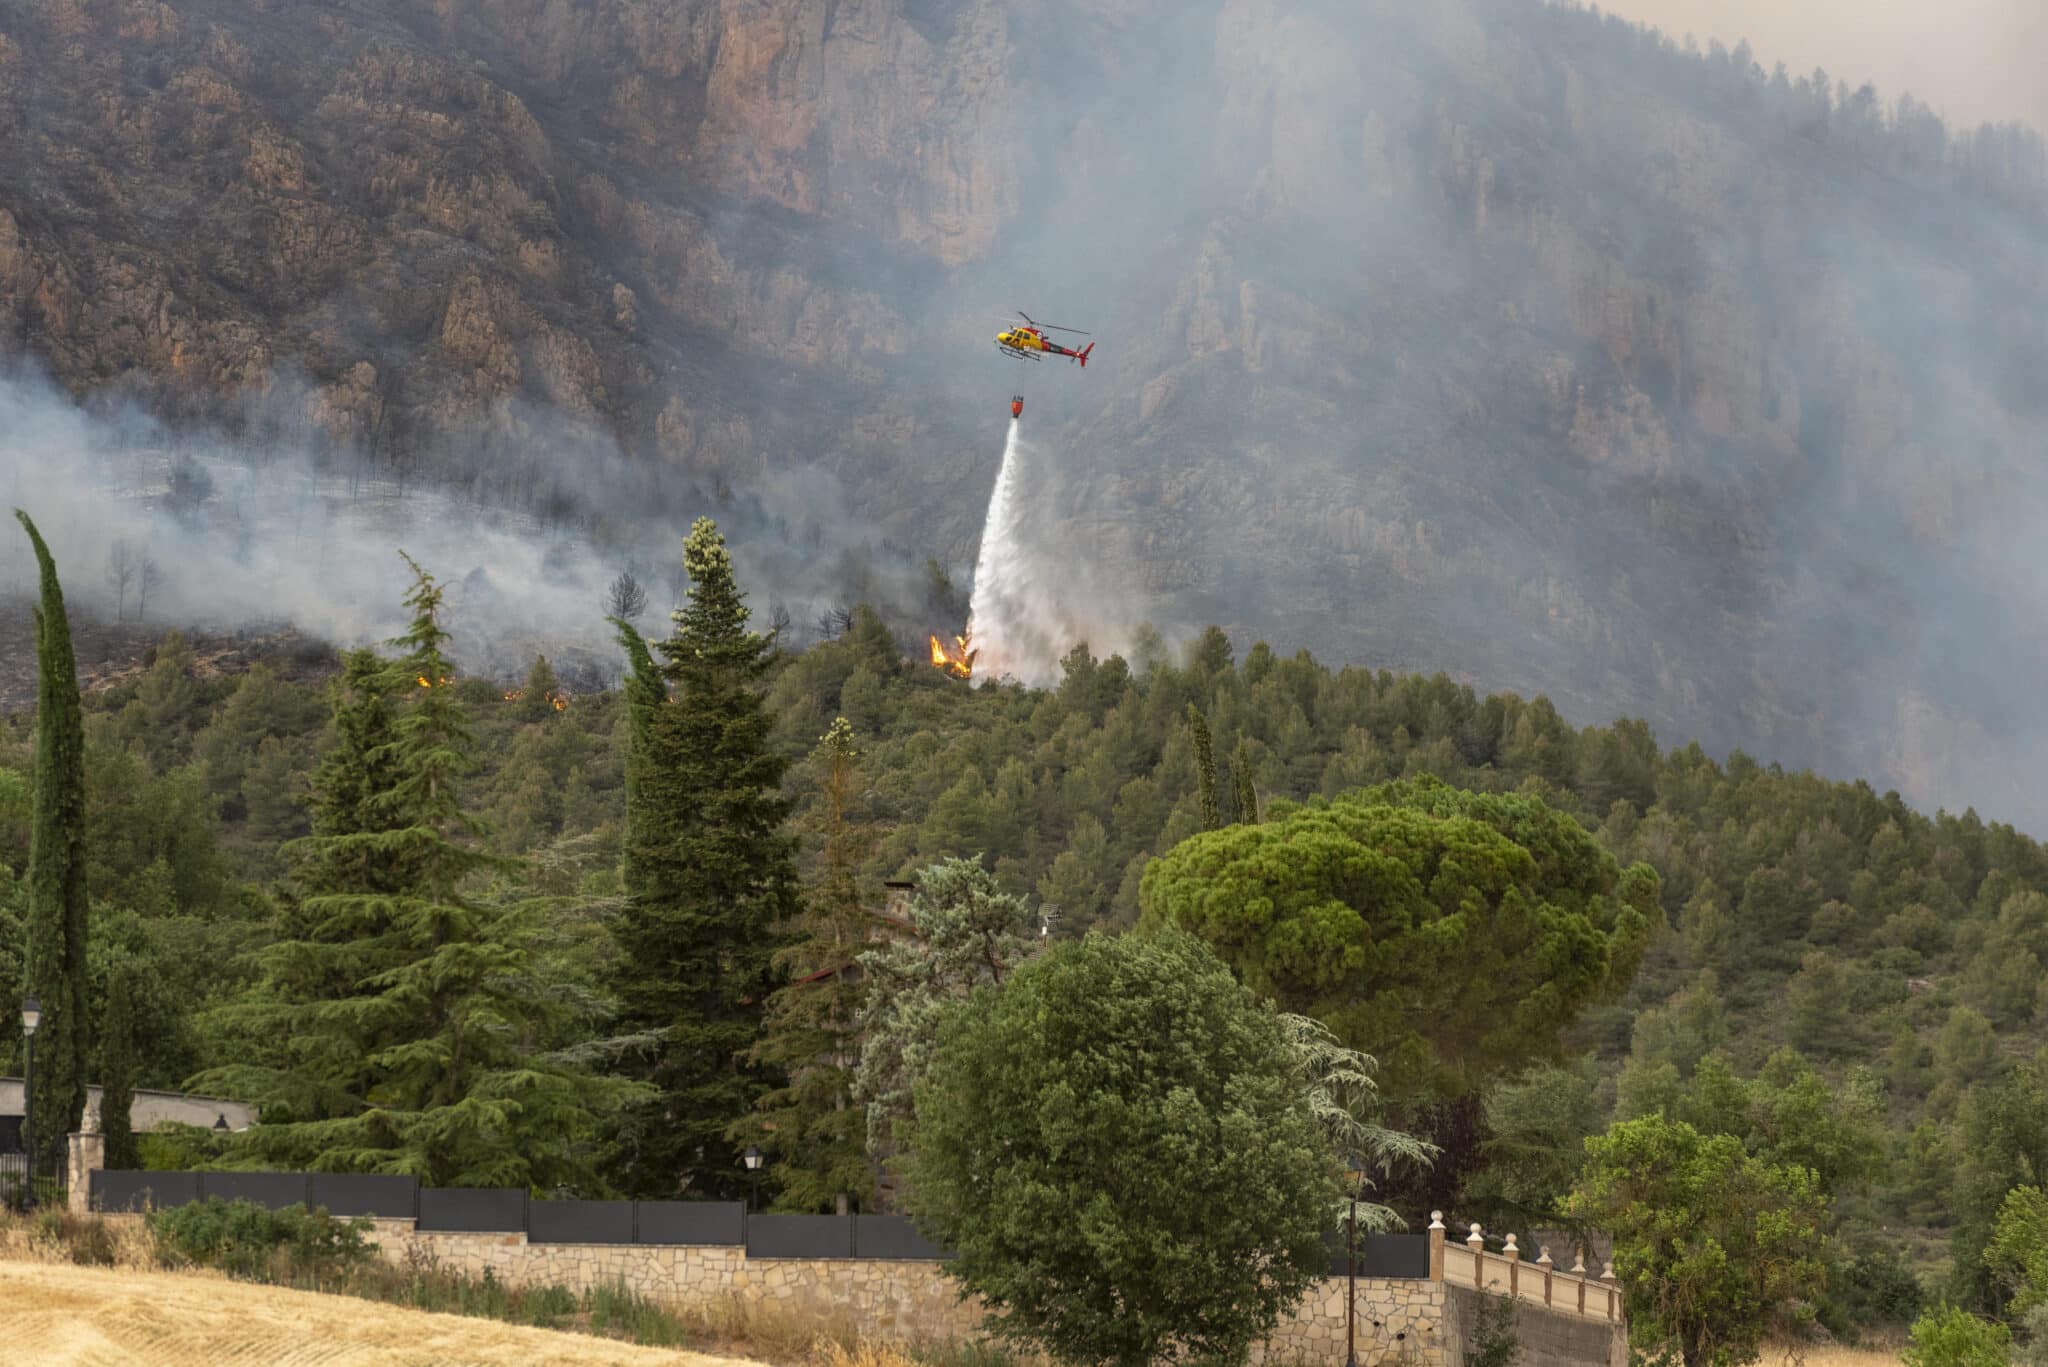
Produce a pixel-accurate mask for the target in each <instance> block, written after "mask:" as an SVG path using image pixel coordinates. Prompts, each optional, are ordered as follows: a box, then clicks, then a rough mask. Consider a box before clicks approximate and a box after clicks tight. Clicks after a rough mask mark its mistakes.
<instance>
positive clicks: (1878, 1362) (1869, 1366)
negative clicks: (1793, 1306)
mask: <svg viewBox="0 0 2048 1367" xmlns="http://www.w3.org/2000/svg"><path fill="white" fill-rule="evenodd" d="M1900 1361H1902V1359H1901V1357H1900V1355H1899V1353H1898V1351H1897V1350H1896V1349H1894V1350H1890V1351H1879V1350H1876V1349H1869V1348H1809V1349H1807V1350H1806V1352H1805V1353H1804V1354H1803V1355H1800V1354H1795V1353H1792V1352H1789V1351H1787V1350H1786V1349H1783V1348H1767V1349H1765V1350H1764V1356H1763V1362H1762V1363H1761V1365H1760V1367H1892V1364H1894V1363H1897V1362H1900Z"/></svg>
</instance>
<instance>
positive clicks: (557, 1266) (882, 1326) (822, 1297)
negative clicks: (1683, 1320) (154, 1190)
mask: <svg viewBox="0 0 2048 1367" xmlns="http://www.w3.org/2000/svg"><path fill="white" fill-rule="evenodd" d="M80 1138H82V1136H74V1158H73V1161H74V1164H78V1163H81V1162H83V1163H88V1164H89V1163H90V1161H91V1159H90V1158H89V1157H88V1155H87V1154H86V1153H85V1152H83V1147H84V1146H81V1145H79V1144H78V1142H77V1141H78V1139H80ZM92 1138H94V1139H97V1136H93V1137H92ZM83 1189H84V1183H83V1182H78V1181H76V1180H75V1184H74V1187H73V1191H74V1194H76V1193H79V1192H82V1191H83ZM106 1218H108V1219H110V1220H139V1219H141V1218H142V1217H141V1216H139V1215H114V1216H108V1217H106ZM371 1227H372V1232H371V1237H372V1239H373V1240H374V1241H375V1243H376V1245H377V1249H378V1253H379V1256H381V1257H383V1258H385V1259H387V1260H389V1261H391V1262H393V1263H396V1264H399V1265H401V1266H403V1265H406V1264H408V1263H417V1264H421V1265H428V1266H433V1267H437V1268H440V1269H442V1270H445V1271H450V1272H456V1273H460V1274H462V1275H464V1276H468V1277H482V1276H483V1274H484V1273H485V1272H486V1271H489V1272H490V1274H491V1275H492V1277H493V1278H495V1279H496V1280H497V1281H499V1282H502V1283H504V1284H505V1285H508V1286H549V1285H553V1286H560V1287H563V1288H565V1289H566V1290H569V1291H572V1292H576V1293H579V1294H580V1293H582V1292H585V1291H590V1290H593V1289H595V1288H597V1287H600V1286H609V1285H618V1284H623V1285H625V1286H626V1287H628V1288H630V1289H631V1290H633V1291H635V1292H637V1293H639V1294H640V1295H643V1296H646V1297H647V1298H649V1299H650V1300H654V1301H658V1302H661V1303H663V1304H665V1305H669V1306H671V1307H673V1308H676V1309H679V1310H683V1311H698V1312H710V1313H712V1314H714V1315H715V1314H717V1313H718V1312H719V1311H720V1310H722V1309H723V1308H725V1307H726V1306H727V1305H730V1304H732V1303H734V1302H738V1303H740V1304H741V1305H751V1306H755V1307H759V1306H767V1307H773V1308H774V1309H776V1310H780V1311H785V1312H786V1313H787V1314H788V1315H790V1316H791V1317H792V1318H795V1319H798V1320H801V1321H803V1322H806V1323H808V1324H812V1325H815V1326H816V1327H817V1328H818V1329H819V1330H828V1329H832V1330H845V1331H850V1332H854V1333H867V1334H875V1335H878V1336H881V1337H887V1338H895V1339H899V1340H918V1341H926V1342H945V1341H949V1340H950V1341H961V1340H966V1339H971V1338H974V1337H976V1336H977V1335H978V1334H979V1333H980V1332H981V1314H980V1308H979V1305H978V1304H977V1303H975V1302H974V1301H972V1300H967V1301H963V1300H962V1298H961V1297H960V1295H959V1293H958V1286H957V1284H956V1283H955V1282H954V1281H953V1280H952V1279H951V1278H950V1277H948V1276H947V1275H946V1271H945V1264H944V1263H941V1262H934V1261H926V1260H913V1259H904V1260H901V1261H896V1260H888V1259H879V1258H860V1259H853V1258H749V1257H748V1256H747V1254H746V1250H745V1249H743V1248H739V1247H732V1246H726V1245H677V1246H668V1245H651V1244H535V1243H529V1242H528V1241H527V1237H526V1235H525V1234H523V1233H512V1234H458V1233H445V1232H441V1231H422V1230H419V1229H417V1228H415V1227H414V1223H413V1221H411V1220H409V1219H407V1220H373V1221H371ZM1442 1230H1443V1226H1442V1225H1441V1223H1440V1222H1434V1221H1433V1222H1432V1226H1431V1234H1432V1236H1433V1239H1432V1256H1431V1265H1432V1269H1433V1270H1434V1272H1435V1274H1436V1275H1435V1276H1434V1277H1431V1278H1416V1279H1413V1280H1392V1279H1381V1278H1372V1277H1361V1278H1359V1279H1358V1281H1357V1295H1358V1300H1357V1304H1356V1310H1355V1321H1354V1323H1353V1326H1352V1329H1353V1332H1354V1333H1355V1335H1356V1346H1357V1354H1358V1361H1359V1362H1360V1363H1361V1364H1364V1365H1365V1367H1381V1365H1382V1364H1385V1365H1386V1367H1393V1365H1394V1364H1403V1365H1404V1367H1405V1365H1407V1364H1413V1367H1462V1365H1463V1363H1464V1360H1465V1353H1466V1351H1467V1348H1468V1346H1472V1345H1471V1344H1470V1338H1471V1330H1472V1329H1473V1327H1474V1326H1475V1323H1476V1317H1477V1310H1478V1307H1479V1305H1480V1304H1481V1298H1482V1297H1483V1298H1484V1299H1485V1300H1486V1301H1489V1302H1495V1303H1498V1302H1499V1301H1500V1300H1501V1299H1502V1298H1503V1296H1504V1295H1505V1294H1506V1293H1507V1292H1508V1290H1509V1285H1508V1282H1509V1280H1510V1279H1508V1278H1496V1277H1494V1276H1492V1275H1490V1269H1491V1265H1492V1264H1494V1263H1496V1262H1499V1263H1503V1264H1505V1262H1506V1260H1504V1259H1501V1258H1499V1257H1497V1256H1496V1255H1493V1254H1490V1253H1487V1254H1483V1255H1482V1254H1480V1253H1478V1252H1477V1251H1471V1252H1468V1251H1467V1250H1463V1249H1458V1248H1455V1247H1453V1248H1451V1249H1449V1250H1446V1249H1445V1248H1444V1246H1443V1242H1442ZM1446 1252H1449V1253H1452V1254H1456V1255H1458V1256H1459V1257H1461V1258H1464V1259H1466V1260H1467V1261H1466V1266H1465V1268H1464V1269H1460V1270H1463V1271H1466V1272H1467V1280H1468V1281H1469V1280H1470V1279H1471V1278H1473V1277H1483V1278H1485V1280H1486V1283H1487V1285H1488V1287H1489V1290H1487V1291H1482V1290H1480V1289H1478V1288H1477V1287H1475V1286H1473V1285H1469V1284H1463V1285H1461V1284H1457V1282H1456V1280H1455V1279H1453V1280H1448V1281H1447V1280H1446V1279H1445V1271H1446V1268H1445V1254H1446ZM1453 1261H1456V1260H1455V1259H1453ZM1517 1270H1519V1269H1517ZM1528 1273H1529V1280H1528V1282H1527V1283H1526V1284H1524V1285H1523V1286H1522V1287H1521V1288H1520V1292H1519V1295H1518V1297H1517V1299H1518V1301H1519V1303H1518V1304H1517V1306H1516V1311H1517V1316H1516V1337H1517V1338H1518V1339H1519V1341H1520V1342H1521V1344H1522V1349H1523V1352H1522V1357H1521V1359H1520V1364H1519V1367H1627V1362H1628V1334H1627V1329H1626V1326H1624V1325H1623V1324H1620V1323H1616V1322H1610V1321H1606V1320H1605V1319H1604V1317H1596V1316H1593V1315H1587V1314H1575V1313H1573V1310H1572V1308H1571V1307H1572V1306H1574V1305H1575V1303H1576V1300H1577V1296H1578V1287H1579V1286H1580V1285H1581V1283H1580V1279H1579V1278H1577V1277H1572V1276H1568V1275H1567V1274H1550V1273H1548V1271H1547V1269H1539V1268H1537V1267H1533V1266H1532V1267H1529V1268H1528ZM1541 1276H1552V1277H1554V1279H1555V1282H1556V1283H1557V1285H1558V1286H1560V1287H1568V1288H1570V1289H1571V1295H1570V1298H1569V1299H1560V1300H1559V1302H1558V1308H1547V1307H1546V1306H1545V1305H1544V1304H1542V1299H1543V1294H1544V1292H1543V1291H1542V1290H1541V1289H1540V1288H1541V1287H1542V1286H1543V1283H1542V1282H1541V1281H1539V1280H1538V1279H1539V1277H1541ZM1496 1281H1498V1282H1499V1285H1497V1286H1496V1285H1494V1283H1495V1282H1496ZM1346 1286H1347V1282H1346V1279H1344V1278H1342V1277H1329V1278H1325V1279H1324V1280H1323V1281H1321V1282H1320V1283H1318V1284H1316V1285H1315V1286H1313V1287H1311V1288H1310V1290H1309V1292H1308V1294H1307V1295H1306V1296H1305V1297H1304V1298H1303V1299H1302V1301H1301V1302H1300V1303H1299V1304H1298V1305H1297V1306H1295V1308H1294V1309H1293V1311H1292V1312H1291V1313H1290V1314H1288V1315H1287V1316H1286V1317H1285V1318H1283V1319H1282V1320H1281V1322H1280V1324H1279V1326H1278V1328H1277V1329H1276V1330H1275V1332H1274V1334H1273V1337H1272V1338H1271V1339H1270V1340H1269V1341H1268V1342H1267V1343H1265V1344H1263V1345H1261V1346H1259V1347H1258V1348H1255V1349H1254V1350H1253V1354H1252V1358H1253V1362H1254V1364H1257V1365H1258V1367H1282V1364H1285V1365H1286V1367H1297V1365H1300V1367H1307V1365H1308V1364H1330V1367H1336V1365H1337V1364H1340V1363H1342V1362H1344V1360H1345V1352H1346V1337H1345V1329H1346V1326H1345V1303H1344V1301H1345V1290H1346ZM1597 1289H1599V1290H1600V1293H1601V1295H1603V1296H1604V1295H1605V1289H1604V1288H1597ZM1559 1294H1560V1295H1561V1296H1562V1295H1563V1293H1562V1292H1560V1293H1559ZM1532 1295H1533V1296H1534V1297H1535V1302H1534V1303H1532V1302H1531V1301H1530V1299H1529V1298H1530V1297H1531V1296H1532Z"/></svg>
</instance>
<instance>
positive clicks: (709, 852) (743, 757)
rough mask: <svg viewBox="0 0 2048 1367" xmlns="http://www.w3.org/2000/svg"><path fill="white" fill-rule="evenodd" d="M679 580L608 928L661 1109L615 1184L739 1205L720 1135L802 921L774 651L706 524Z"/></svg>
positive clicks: (639, 751)
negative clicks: (621, 888) (621, 894)
mask: <svg viewBox="0 0 2048 1367" xmlns="http://www.w3.org/2000/svg"><path fill="white" fill-rule="evenodd" d="M683 563H684V568H685V570H686V571H687V573H688V575H689V579H690V589H689V601H688V603H687V604H686V605H685V606H684V607H682V608H680V609H678V610H677V611H676V612H675V613H673V614H672V618H673V620H674V622H675V631H674V633H673V635H671V637H670V638H669V639H668V640H667V641H664V642H661V643H660V644H659V646H658V647H657V649H658V650H659V651H660V654H661V656H662V664H661V667H660V672H661V682H662V685H663V687H662V696H663V697H665V698H669V699H672V701H665V702H650V701H648V700H647V698H646V696H645V695H646V694H647V693H648V692H649V691H650V690H651V681H650V680H648V679H647V678H646V677H645V676H644V674H643V672H642V669H643V666H642V664H641V662H640V661H639V659H638V658H637V657H636V658H635V660H634V664H635V675H634V682H633V683H631V684H629V686H628V694H629V698H630V699H631V703H630V704H629V705H630V706H632V707H633V708H634V709H635V710H634V716H635V721H634V723H633V726H634V730H633V738H634V754H633V756H632V757H631V759H630V761H629V764H628V774H629V783H630V790H629V798H628V801H629V804H630V807H631V811H630V812H629V815H628V818H627V848H626V852H625V868H626V892H627V898H626V905H625V907H624V908H623V909H622V911H621V913H620V915H619V917H618V919H617V920H616V921H615V922H614V923H613V933H614V937H615V939H616V941H617V946H618V957H617V965H616V968H615V979H614V986H615V988H616V995H617V997H618V999H619V1003H620V1008H621V1021H622V1024H624V1026H625V1027H626V1028H627V1030H628V1031H630V1032H631V1033H630V1034H629V1035H628V1037H627V1038H626V1039H624V1040H622V1041H620V1045H621V1047H622V1049H623V1050H624V1051H626V1052H627V1053H628V1054H629V1055H630V1057H629V1058H627V1059H626V1060H624V1066H625V1067H626V1068H627V1069H628V1070H629V1071H630V1072H631V1073H632V1075H633V1076H636V1077H638V1078H641V1079H644V1080H647V1081H650V1082H652V1083H653V1084H654V1085H655V1087H656V1088H657V1089H658V1091H659V1093H660V1096H659V1100H658V1101H657V1102H656V1103H654V1104H652V1105H649V1106H647V1107H644V1108H642V1109H641V1110H640V1111H639V1112H638V1113H637V1114H636V1116H635V1117H634V1118H633V1121H632V1123H630V1124H629V1125H628V1126H627V1127H626V1129H625V1130H624V1132H623V1133H622V1135H621V1140H622V1146H623V1149H624V1162H623V1172H622V1179H623V1181H624V1184H625V1185H626V1186H627V1187H628V1188H629V1189H630V1190H632V1191H634V1192H635V1193H637V1194H640V1195H644V1196H655V1195H674V1194H679V1193H681V1192H682V1191H685V1190H688V1191H689V1192H691V1193H692V1194H693V1195H729V1194H737V1193H739V1192H741V1191H743V1190H744V1189H745V1186H744V1181H743V1178H744V1174H743V1173H742V1171H741V1170H740V1166H739V1158H738V1153H737V1149H736V1146H735V1145H734V1144H733V1142H732V1140H731V1139H730V1137H729V1131H730V1129H731V1127H732V1126H733V1124H734V1123H735V1122H737V1121H738V1120H740V1119H741V1117H743V1116H746V1115H747V1114H749V1113H750V1112H751V1111H752V1110H753V1109H754V1105H755V1102H756V1101H757V1100H758V1099H759V1098H760V1096H761V1095H762V1093H763V1092H765V1091H767V1090H768V1089H769V1087H771V1086H772V1085H774V1079H773V1078H772V1077H769V1076H764V1075H763V1074H762V1073H761V1072H760V1071H759V1070H758V1068H756V1067H750V1066H749V1065H748V1063H747V1060H746V1055H747V1053H748V1051H749V1050H750V1049H751V1048H752V1046H753V1044H754V1042H755V1040H756V1039H757V1038H758V1036H759V1035H760V1031H761V1020H762V1015H763V1009H764V1004H765V1002H766V1000H767V998H768V995H769V993H770V992H771V991H772V990H773V989H774V988H775V986H776V981H775V967H774V964H773V955H774V952H775V949H776V934H777V927H779V926H782V925H784V924H786V923H787V922H788V920H789V919H790V917H791V916H792V915H793V914H794V913H795V911H796V909H797V906H798V899H797V884H796V871H795V866H794V853H795V841H794V840H793V839H792V838H791V837H790V836H788V835H787V834H785V833H784V831H783V823H784V822H785V820H786V819H787V817H788V814H789V809H790V803H789V801H788V800H787V799H785V798H784V797H783V796H782V793H781V784H782V776H783V772H784V770H785V769H786V767H787V761H786V760H784V759H783V758H782V757H781V756H780V755H778V754H776V753H775V751H774V750H773V749H772V748H771V747H770V745H769V740H770V733H771V731H772V729H773V725H774V719H773V717H772V716H771V714H770V713H769V711H768V709H767V706H766V705H765V703H764V701H763V688H764V680H765V676H766V674H767V672H768V670H769V668H770V666H771V664H772V660H773V646H772V644H771V643H770V642H769V641H768V640H767V639H766V638H765V637H763V636H761V635H760V634H758V633H755V632H751V631H749V630H748V629H747V616H748V614H747V608H746V604H745V602H744V600H743V598H742V595H741V593H740V590H739V586H738V584H737V583H736V582H735V581H734V577H733V567H732V557H731V555H730V554H729V553H728V552H727V550H726V548H725V540H724V538H723V537H722V536H721V535H720V534H719V531H718V528H717V525H716V524H715V523H713V522H712V521H711V520H710V519H709V518H699V519H698V520H697V522H696V524H695V525H694V526H693V527H691V529H690V535H689V537H688V538H687V539H686V541H685V542H684V546H683ZM628 650H629V655H630V654H633V651H632V648H631V646H630V645H629V647H628ZM643 717H644V722H643V720H642V718H643Z"/></svg>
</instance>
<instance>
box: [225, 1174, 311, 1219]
mask: <svg viewBox="0 0 2048 1367" xmlns="http://www.w3.org/2000/svg"><path fill="white" fill-rule="evenodd" d="M306 1188H307V1182H306V1174H305V1173H303V1172H202V1173H200V1174H199V1197H200V1199H201V1200H215V1201H253V1202H255V1203H256V1204H257V1205H259V1206H262V1207H264V1208H265V1209H267V1210H283V1209H284V1208H285V1207H286V1206H302V1205H305V1204H306Z"/></svg>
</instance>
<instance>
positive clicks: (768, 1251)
mask: <svg viewBox="0 0 2048 1367" xmlns="http://www.w3.org/2000/svg"><path fill="white" fill-rule="evenodd" d="M747 1256H748V1257H749V1258H851V1257H852V1256H853V1217H852V1216H851V1215H750V1216H748V1217H747Z"/></svg>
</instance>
